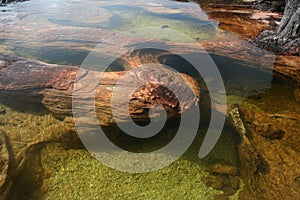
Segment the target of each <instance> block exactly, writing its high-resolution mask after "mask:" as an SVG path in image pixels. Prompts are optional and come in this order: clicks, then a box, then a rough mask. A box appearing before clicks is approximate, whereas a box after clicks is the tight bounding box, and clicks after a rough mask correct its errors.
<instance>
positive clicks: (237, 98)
mask: <svg viewBox="0 0 300 200" xmlns="http://www.w3.org/2000/svg"><path fill="white" fill-rule="evenodd" d="M145 27H156V28H159V29H166V28H168V29H173V30H176V31H179V32H182V33H184V34H186V35H188V36H190V37H191V38H193V39H194V40H195V41H197V42H199V43H200V44H201V43H202V42H203V43H204V42H210V41H219V40H224V41H240V43H241V44H244V45H245V46H244V47H242V49H249V51H250V54H251V55H252V56H254V57H257V58H259V57H260V56H262V55H269V58H270V59H269V60H268V62H263V61H261V60H260V59H258V60H257V62H254V63H253V62H250V61H249V62H246V61H245V62H237V61H236V60H234V59H229V58H228V57H227V55H226V54H225V55H222V56H221V55H219V54H218V53H217V52H216V53H211V56H212V58H213V59H214V61H215V62H216V64H217V66H218V69H219V71H220V73H221V75H222V77H223V79H224V83H225V86H226V92H227V97H228V98H227V100H228V104H229V105H230V104H233V103H240V104H243V105H244V106H247V107H250V108H253V109H258V110H263V111H268V112H275V111H276V112H280V111H284V110H285V111H286V110H294V111H295V112H296V111H297V110H299V104H297V103H296V102H295V99H294V98H293V92H294V86H293V85H288V84H286V85H285V86H283V85H281V84H280V83H278V82H274V80H273V79H274V77H273V75H272V67H273V61H274V59H275V57H274V55H273V54H272V53H270V52H266V51H263V50H260V49H258V48H256V47H255V46H254V45H252V44H250V43H248V42H246V41H242V40H241V39H240V38H239V37H238V36H237V35H233V34H230V33H227V32H224V31H222V30H220V29H218V22H217V21H212V20H210V19H209V18H208V16H207V14H206V13H205V12H204V11H203V10H201V7H200V6H199V5H198V4H196V3H192V2H189V3H182V2H175V1H168V0H165V1H161V0H151V1H142V0H133V1H117V0H110V1H108V0H107V1H97V0H68V1H61V0H31V1H26V2H22V3H16V4H10V5H8V6H6V7H0V52H1V53H6V54H14V55H18V56H22V57H27V58H32V59H37V60H42V61H45V62H49V63H58V64H67V65H76V66H80V65H81V63H82V62H83V60H84V59H85V57H86V56H87V55H88V54H89V53H90V51H91V50H92V49H93V48H94V47H95V46H96V45H97V44H99V43H101V42H103V41H105V39H106V38H110V37H111V36H112V35H114V34H117V33H119V32H122V31H127V30H130V29H135V28H145ZM153 37H154V38H155V37H156V36H153ZM155 39H157V38H155ZM177 39H178V38H171V39H170V40H177ZM232 48H234V47H232ZM239 56H240V58H241V57H243V56H244V57H245V58H247V56H249V54H245V55H243V52H241V53H240V55H239ZM246 60H247V59H246ZM181 64H182V63H181ZM180 70H182V71H184V70H185V69H180ZM206 81H213V80H206ZM287 88H288V89H287ZM222 92H224V91H220V94H222ZM204 93H205V92H204ZM283 93H284V94H285V95H282V94H283ZM277 95H280V96H281V98H276V99H275V100H274V97H276V96H277ZM0 97H1V98H0V104H1V105H3V106H4V108H5V109H6V114H5V115H0V130H3V131H4V132H5V133H6V134H7V135H8V136H9V138H10V139H11V143H12V146H13V149H15V150H18V151H21V150H20V149H24V147H26V145H28V144H34V143H35V142H36V141H39V142H41V143H43V142H45V141H46V143H47V144H48V143H49V145H42V146H39V147H37V148H36V150H34V151H32V152H29V153H28V155H27V156H28V158H27V159H26V163H25V165H24V166H23V167H22V168H21V169H20V171H19V172H18V173H17V176H16V178H15V180H14V181H15V184H16V185H17V188H18V189H17V193H18V196H19V199H41V198H42V199H120V198H122V199H135V198H145V199H174V198H178V199H214V198H215V197H216V195H225V196H227V197H228V196H230V195H231V198H232V199H233V198H235V195H234V193H230V194H229V193H226V191H223V190H221V189H220V190H217V189H213V188H211V187H209V186H207V185H205V184H204V182H203V181H202V179H203V178H204V177H205V176H208V173H207V172H206V171H205V167H206V166H208V165H210V164H213V163H215V162H226V163H227V164H230V165H234V166H236V165H237V161H236V151H235V144H234V142H235V137H236V134H235V133H234V131H233V130H232V129H230V128H229V126H226V127H225V129H224V130H223V132H222V135H221V138H220V140H219V142H218V144H217V145H216V146H215V148H214V150H213V151H212V152H211V153H210V154H209V155H208V156H207V157H206V158H204V159H199V158H198V156H197V155H198V151H199V148H200V146H201V143H202V139H203V136H204V135H205V131H206V130H205V129H206V123H207V122H206V120H207V119H206V117H207V116H206V114H205V113H204V115H203V124H201V125H200V128H199V130H198V136H197V138H196V139H195V141H194V143H193V145H192V146H191V147H190V148H189V150H188V151H187V152H186V153H185V154H184V155H183V156H182V157H181V158H180V159H179V160H178V161H176V162H175V163H173V164H172V165H171V166H169V167H166V168H164V169H162V170H159V171H156V172H151V173H147V174H128V173H124V172H119V171H116V170H114V169H111V168H109V167H107V166H105V165H103V164H101V163H99V162H98V161H97V160H95V159H94V158H93V157H92V156H91V155H90V154H89V153H88V152H87V151H86V150H85V149H84V148H82V146H81V145H80V144H79V142H78V141H72V140H71V142H70V141H69V140H70V139H66V138H67V137H70V134H71V133H72V131H70V127H69V126H68V124H66V123H64V122H61V121H59V120H57V119H55V118H53V116H51V115H49V114H48V113H47V111H46V110H44V109H43V108H42V107H41V106H39V105H36V104H35V103H32V102H31V103H29V104H28V103H24V100H20V99H18V98H15V97H14V96H12V97H9V96H8V94H6V93H3V92H0ZM204 98H205V96H204ZM270 99H272V101H270ZM270 102H271V103H270ZM282 102H288V103H287V104H286V105H288V108H286V107H283V106H282ZM203 106H204V107H205V105H202V107H203ZM109 131H110V130H109ZM111 131H112V132H113V131H114V130H111ZM174 132H176V130H174V127H172V125H169V126H168V128H167V129H166V131H165V133H166V134H163V135H162V136H158V137H156V138H154V139H153V141H151V143H150V144H148V143H147V145H146V144H144V143H143V142H141V141H126V140H125V139H124V140H122V138H120V139H119V140H120V141H119V142H120V143H122V145H124V146H127V147H128V148H129V149H132V150H135V151H147V149H152V148H156V146H157V145H158V146H159V145H161V143H164V141H168V138H167V139H166V138H164V137H165V136H164V135H172V134H173V133H174ZM53 138H60V140H61V138H63V139H64V140H66V141H65V142H63V144H58V143H57V141H58V140H55V139H53ZM49 141H50V142H49ZM51 141H54V142H51ZM140 142H141V143H140ZM70 143H71V144H70ZM40 147H42V148H40ZM20 156H21V157H22V156H24V155H22V154H20V155H19V157H18V156H17V160H18V159H21V158H20ZM120 162H122V161H120ZM241 186H242V183H240V187H241ZM238 189H239V188H237V189H236V190H235V192H237V191H238Z"/></svg>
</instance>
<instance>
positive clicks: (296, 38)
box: [256, 0, 300, 55]
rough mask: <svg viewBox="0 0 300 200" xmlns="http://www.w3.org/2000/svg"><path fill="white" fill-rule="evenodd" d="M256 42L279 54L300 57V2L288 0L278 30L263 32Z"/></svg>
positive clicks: (299, 0)
mask: <svg viewBox="0 0 300 200" xmlns="http://www.w3.org/2000/svg"><path fill="white" fill-rule="evenodd" d="M256 42H257V44H258V45H259V46H260V47H263V48H265V49H268V50H272V51H275V52H278V53H283V54H288V55H300V51H299V47H300V0H288V1H287V3H286V7H285V10H284V15H283V18H282V20H281V22H280V25H279V26H278V27H277V29H276V30H275V31H270V30H267V31H264V32H262V33H261V34H260V35H259V36H258V38H257V39H256Z"/></svg>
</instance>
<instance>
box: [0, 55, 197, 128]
mask: <svg viewBox="0 0 300 200" xmlns="http://www.w3.org/2000/svg"><path fill="white" fill-rule="evenodd" d="M157 70H158V71H157ZM79 73H80V75H79ZM125 73H126V72H125V71H120V72H97V71H88V70H83V69H82V70H80V71H79V70H78V68H77V67H73V66H61V65H53V64H47V63H43V62H38V61H30V60H26V59H22V58H18V57H12V56H8V55H1V54H0V99H1V98H5V99H7V98H9V96H10V97H11V98H12V99H18V100H19V101H24V100H26V99H28V98H29V99H30V101H34V102H35V103H36V102H39V103H42V104H43V105H44V106H45V107H46V108H47V109H48V110H49V111H50V112H52V113H53V114H54V115H55V116H57V117H58V118H61V119H64V118H65V117H68V116H72V98H73V97H74V96H73V95H74V91H73V88H74V84H75V79H76V80H77V81H78V80H81V79H86V77H89V80H96V81H97V82H96V86H95V87H96V88H91V87H94V86H92V84H91V82H89V81H88V82H81V83H82V86H77V87H76V90H77V92H76V94H79V95H77V96H75V98H76V100H77V101H78V102H80V103H81V104H80V105H81V106H80V111H82V113H85V114H86V112H95V111H96V114H97V117H98V120H99V124H100V125H103V126H109V125H112V124H114V122H115V120H118V121H119V122H126V120H128V118H126V117H124V116H119V118H120V119H114V118H113V116H112V109H114V111H115V112H116V113H121V114H123V113H128V109H129V113H130V117H131V118H132V119H133V120H136V121H147V120H149V114H148V111H149V109H150V108H152V106H153V105H155V104H160V105H162V106H163V107H164V109H165V110H166V111H167V113H168V117H169V118H170V117H174V116H178V115H180V114H181V113H182V112H184V111H185V110H187V109H190V108H191V107H193V106H194V105H195V104H196V103H197V101H198V100H199V98H200V89H199V88H198V85H197V82H196V81H194V79H192V78H191V77H189V76H187V75H185V74H180V73H177V74H179V75H180V76H172V75H173V74H170V70H165V71H164V69H163V68H162V69H144V68H136V70H135V73H129V75H128V76H129V77H128V78H127V79H125V80H122V79H120V78H121V77H123V76H124V74H125ZM174 73H175V72H174ZM76 75H77V77H76ZM99 77H101V79H100V78H99ZM120 80H121V82H120ZM155 80H158V81H155ZM136 82H138V83H141V85H142V86H141V87H139V88H138V89H136V90H133V93H132V94H131V96H130V97H128V96H122V95H123V93H122V92H119V93H118V94H119V95H120V96H118V98H128V99H126V100H127V101H125V103H124V102H123V101H120V103H118V102H117V103H116V104H117V105H115V107H113V108H112V106H113V105H112V102H111V99H112V93H113V91H115V90H118V91H128V89H134V88H131V86H132V85H134V84H135V83H136ZM150 82H155V83H150ZM116 84H118V85H117V86H116ZM161 85H167V86H169V85H172V91H170V90H169V89H168V88H167V87H163V86H161ZM184 86H188V87H184ZM187 88H190V90H189V89H187ZM94 89H95V94H94V96H91V95H90V94H92V93H93V92H91V91H93V90H94ZM173 89H174V91H173ZM78 91H80V92H78ZM190 92H192V93H190ZM175 94H182V95H183V96H184V98H182V99H180V104H179V100H178V98H177V96H176V95H175ZM190 94H193V95H190ZM124 95H126V94H124ZM90 98H94V99H95V102H94V105H90V104H89V103H88V102H90V101H89V99H90ZM123 104H124V105H123ZM128 104H129V105H128ZM91 106H92V107H93V106H95V111H94V109H93V108H92V107H91ZM91 108H92V109H91ZM157 109H162V108H161V107H160V108H157ZM158 111H159V110H158ZM157 113H161V112H157ZM157 113H156V112H155V114H157ZM83 115H84V114H83ZM84 116H85V115H84ZM155 117H158V116H154V118H155ZM87 120H88V119H87Z"/></svg>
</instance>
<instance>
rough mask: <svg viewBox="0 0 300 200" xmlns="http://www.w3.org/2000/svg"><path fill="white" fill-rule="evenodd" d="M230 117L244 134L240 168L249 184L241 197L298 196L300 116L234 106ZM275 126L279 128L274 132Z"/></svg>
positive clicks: (284, 197)
mask: <svg viewBox="0 0 300 200" xmlns="http://www.w3.org/2000/svg"><path fill="white" fill-rule="evenodd" d="M230 116H231V119H232V123H233V126H234V127H235V128H236V130H237V132H239V133H240V136H241V142H240V144H239V145H238V154H239V160H240V166H239V167H240V169H239V171H240V173H241V177H242V179H243V181H244V183H245V187H244V189H243V191H242V192H241V193H240V199H298V197H299V193H298V191H299V190H300V185H299V183H297V181H296V179H297V177H299V176H300V171H299V169H300V138H299V134H298V133H299V130H300V123H299V122H300V115H299V114H266V113H261V112H254V111H251V110H247V109H244V108H242V109H240V108H238V107H236V106H234V107H233V108H232V110H231V112H230ZM271 126H272V130H278V131H270V129H269V127H271ZM281 131H282V132H284V134H282V133H281ZM274 139H276V140H274Z"/></svg>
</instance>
